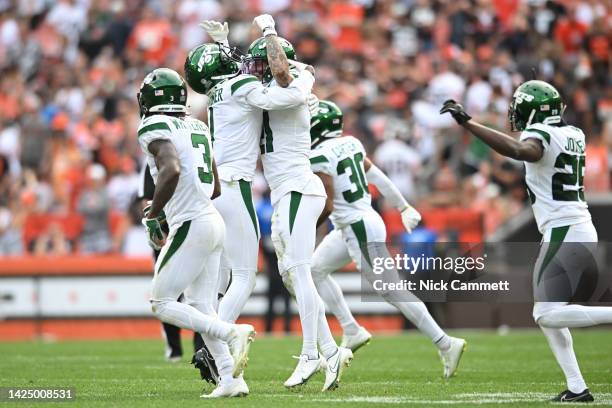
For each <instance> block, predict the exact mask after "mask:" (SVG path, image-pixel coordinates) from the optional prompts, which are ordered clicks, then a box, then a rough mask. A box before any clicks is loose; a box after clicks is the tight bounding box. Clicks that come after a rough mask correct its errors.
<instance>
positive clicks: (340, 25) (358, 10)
mask: <svg viewBox="0 0 612 408" xmlns="http://www.w3.org/2000/svg"><path fill="white" fill-rule="evenodd" d="M328 16H329V21H330V22H331V23H332V24H333V25H335V26H336V27H337V30H338V31H337V32H336V33H335V36H334V37H335V38H334V41H333V44H334V45H335V46H336V47H337V48H338V49H340V50H342V51H349V52H359V51H361V47H362V38H361V24H362V23H363V18H364V10H363V6H361V5H359V4H354V3H350V2H344V1H339V2H334V3H333V4H332V5H331V6H329V11H328Z"/></svg>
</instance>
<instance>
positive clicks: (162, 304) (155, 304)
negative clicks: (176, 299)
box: [151, 300, 167, 318]
mask: <svg viewBox="0 0 612 408" xmlns="http://www.w3.org/2000/svg"><path fill="white" fill-rule="evenodd" d="M166 304H167V301H166V300H151V310H152V311H153V314H154V315H155V316H156V317H157V318H159V317H160V316H161V315H162V314H163V312H164V309H165V308H166Z"/></svg>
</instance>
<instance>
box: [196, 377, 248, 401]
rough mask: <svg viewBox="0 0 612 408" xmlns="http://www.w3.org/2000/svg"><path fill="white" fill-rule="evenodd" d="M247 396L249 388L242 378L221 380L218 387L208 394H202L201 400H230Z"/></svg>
mask: <svg viewBox="0 0 612 408" xmlns="http://www.w3.org/2000/svg"><path fill="white" fill-rule="evenodd" d="M247 395H249V387H248V386H247V384H246V382H245V381H244V379H243V378H242V377H240V378H230V379H229V380H227V381H225V380H224V379H221V380H220V381H219V385H217V388H215V389H214V390H213V391H212V392H211V393H210V394H202V395H201V396H200V397H201V398H231V397H245V396H247Z"/></svg>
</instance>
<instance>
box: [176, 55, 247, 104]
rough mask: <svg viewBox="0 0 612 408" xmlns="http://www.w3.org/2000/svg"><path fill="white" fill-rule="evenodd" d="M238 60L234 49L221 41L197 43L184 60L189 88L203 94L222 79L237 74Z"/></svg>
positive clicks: (238, 70) (238, 68) (238, 71)
mask: <svg viewBox="0 0 612 408" xmlns="http://www.w3.org/2000/svg"><path fill="white" fill-rule="evenodd" d="M239 62H240V57H239V56H238V54H237V52H236V50H235V49H231V48H229V47H227V46H225V45H223V44H221V43H207V44H202V45H198V46H197V47H195V48H193V49H192V50H191V51H189V54H188V55H187V59H186V60H185V79H186V80H187V83H188V84H189V86H190V87H191V89H193V90H194V91H196V92H197V93H200V94H205V93H207V92H208V91H210V89H211V88H212V87H213V86H215V85H216V84H218V83H219V82H221V81H223V80H224V79H227V78H231V77H234V76H236V75H238V74H239V73H240V64H239Z"/></svg>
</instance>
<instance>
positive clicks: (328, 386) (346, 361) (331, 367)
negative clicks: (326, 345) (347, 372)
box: [321, 347, 353, 391]
mask: <svg viewBox="0 0 612 408" xmlns="http://www.w3.org/2000/svg"><path fill="white" fill-rule="evenodd" d="M351 361H353V352H352V351H351V350H350V349H348V348H345V347H338V351H337V352H336V354H334V355H333V356H331V357H330V358H328V359H327V361H326V367H325V384H323V389H322V390H321V391H332V390H335V389H336V388H338V384H339V383H340V377H342V372H343V371H344V369H345V368H346V367H348V366H350V365H351Z"/></svg>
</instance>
